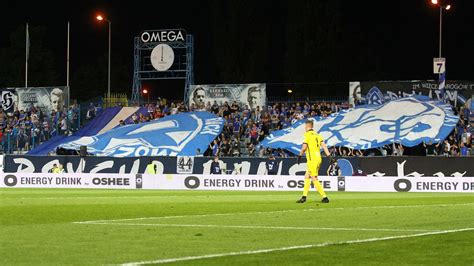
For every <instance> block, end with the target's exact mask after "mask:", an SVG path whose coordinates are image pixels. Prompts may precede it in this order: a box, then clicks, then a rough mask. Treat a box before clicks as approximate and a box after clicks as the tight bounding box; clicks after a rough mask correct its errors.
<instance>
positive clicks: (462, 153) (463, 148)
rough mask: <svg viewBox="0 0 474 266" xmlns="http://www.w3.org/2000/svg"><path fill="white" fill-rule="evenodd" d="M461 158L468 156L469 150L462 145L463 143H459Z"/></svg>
mask: <svg viewBox="0 0 474 266" xmlns="http://www.w3.org/2000/svg"><path fill="white" fill-rule="evenodd" d="M460 147H461V156H468V155H469V149H468V148H467V147H466V145H464V143H462V142H461V146H460Z"/></svg>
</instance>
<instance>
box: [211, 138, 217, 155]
mask: <svg viewBox="0 0 474 266" xmlns="http://www.w3.org/2000/svg"><path fill="white" fill-rule="evenodd" d="M211 149H212V156H217V155H218V154H219V144H218V143H217V140H216V139H215V140H214V142H213V145H212V146H211Z"/></svg>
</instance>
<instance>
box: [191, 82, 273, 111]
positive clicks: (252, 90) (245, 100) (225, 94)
mask: <svg viewBox="0 0 474 266" xmlns="http://www.w3.org/2000/svg"><path fill="white" fill-rule="evenodd" d="M187 97H188V102H189V105H190V106H191V105H193V106H194V107H195V108H197V109H202V108H204V107H205V106H206V104H207V103H210V104H211V105H212V104H213V103H214V101H216V102H217V104H219V105H222V104H224V103H225V102H228V103H229V105H231V104H232V103H233V102H234V101H235V102H237V103H238V104H239V105H240V106H248V107H249V108H250V109H255V108H257V106H260V108H263V107H264V106H265V105H266V98H267V94H266V85H265V84H263V83H256V84H217V85H192V86H191V88H190V90H189V94H188V95H187Z"/></svg>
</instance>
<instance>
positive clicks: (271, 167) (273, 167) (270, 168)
mask: <svg viewBox="0 0 474 266" xmlns="http://www.w3.org/2000/svg"><path fill="white" fill-rule="evenodd" d="M278 165H279V163H278V162H277V161H276V160H275V156H273V154H270V156H269V157H268V160H267V161H266V162H265V169H266V173H267V175H277V174H278Z"/></svg>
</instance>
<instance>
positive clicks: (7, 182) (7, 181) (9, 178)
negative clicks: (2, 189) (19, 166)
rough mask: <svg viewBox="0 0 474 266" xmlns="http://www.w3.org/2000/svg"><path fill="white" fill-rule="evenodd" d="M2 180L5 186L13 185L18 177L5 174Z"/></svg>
mask: <svg viewBox="0 0 474 266" xmlns="http://www.w3.org/2000/svg"><path fill="white" fill-rule="evenodd" d="M3 181H4V183H5V185H6V186H7V187H14V186H16V184H17V183H18V179H17V178H16V176H14V175H6V176H5V178H4V180H3Z"/></svg>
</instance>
